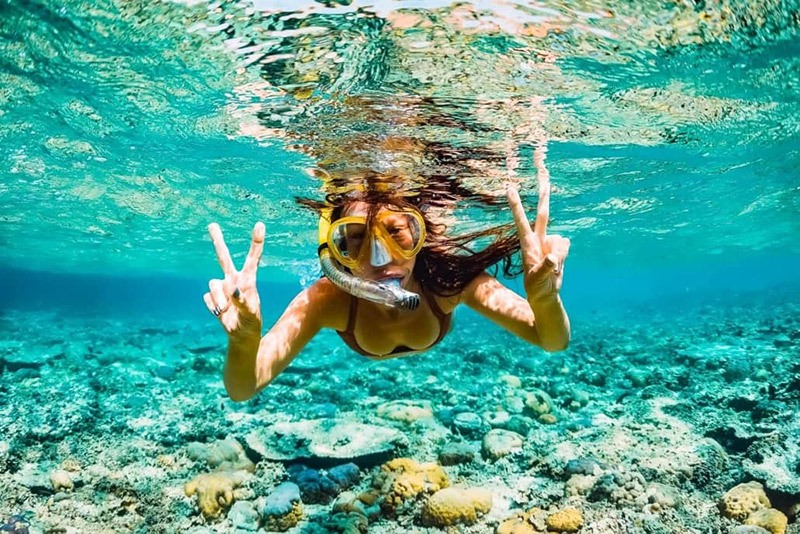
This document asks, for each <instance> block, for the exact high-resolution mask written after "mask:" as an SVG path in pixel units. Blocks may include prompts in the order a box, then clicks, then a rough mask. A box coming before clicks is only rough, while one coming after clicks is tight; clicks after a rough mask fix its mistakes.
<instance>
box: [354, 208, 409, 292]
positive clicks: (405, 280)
mask: <svg viewBox="0 0 800 534" xmlns="http://www.w3.org/2000/svg"><path fill="white" fill-rule="evenodd" d="M368 210H369V204H368V203H366V202H355V203H353V204H351V205H349V206H348V207H347V208H345V210H344V212H343V213H342V217H366V216H367V213H368ZM376 219H377V220H380V221H381V223H382V224H383V226H384V227H385V229H386V231H387V233H388V234H389V235H390V236H391V238H392V239H393V240H394V242H395V243H397V244H398V245H400V246H402V247H403V248H410V244H411V240H412V236H411V230H410V228H409V227H408V222H407V218H406V216H404V215H403V214H402V213H396V212H394V211H392V210H391V209H387V208H381V210H380V211H379V212H378V213H377V215H376ZM352 237H353V238H354V239H355V240H358V239H359V238H361V239H364V240H366V241H365V242H364V243H356V246H357V248H358V249H359V250H360V253H359V254H358V255H357V256H355V257H356V259H357V264H356V266H355V267H353V268H352V269H351V270H352V271H353V274H355V275H356V276H359V277H361V278H365V279H367V280H377V281H381V280H388V279H392V278H396V279H399V280H400V285H401V286H402V287H405V288H407V287H408V286H409V283H410V281H411V275H412V272H413V271H414V265H415V264H416V256H414V257H412V258H410V259H406V258H404V257H402V256H401V255H399V254H396V253H394V252H393V250H392V247H391V246H386V247H379V248H380V250H382V251H386V252H387V253H388V254H387V255H386V256H383V257H381V256H380V255H378V254H375V253H374V247H373V246H372V245H373V242H372V241H373V240H374V239H377V237H376V236H375V234H374V233H373V234H372V235H369V236H367V235H364V236H358V235H356V236H352Z"/></svg>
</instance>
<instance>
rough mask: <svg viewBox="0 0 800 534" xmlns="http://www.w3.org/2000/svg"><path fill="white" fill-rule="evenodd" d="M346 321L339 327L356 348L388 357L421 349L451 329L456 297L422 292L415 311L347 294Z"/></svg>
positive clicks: (371, 355) (370, 353) (364, 353)
mask: <svg viewBox="0 0 800 534" xmlns="http://www.w3.org/2000/svg"><path fill="white" fill-rule="evenodd" d="M348 297H349V299H348V301H347V322H346V325H344V328H337V329H336V330H337V332H338V334H339V336H340V337H341V338H342V340H344V342H345V343H346V344H347V345H348V346H349V347H350V348H352V349H353V350H354V351H356V352H358V353H359V354H362V355H364V356H367V357H369V358H376V359H387V358H393V357H397V356H403V355H407V354H412V353H415V352H420V351H424V350H427V349H429V348H431V347H432V346H434V345H436V344H437V343H438V342H440V341H441V340H442V339H443V338H444V337H445V335H447V333H448V331H449V330H450V325H451V321H452V312H453V308H454V307H455V305H456V303H457V299H453V298H443V297H437V296H435V295H433V294H432V293H430V292H427V291H424V290H423V291H421V292H420V306H419V308H417V309H416V310H414V311H413V312H408V311H400V310H391V311H389V312H388V314H387V310H386V309H381V308H378V306H379V305H377V304H373V303H371V302H368V301H365V300H361V299H358V298H357V297H353V296H351V295H348Z"/></svg>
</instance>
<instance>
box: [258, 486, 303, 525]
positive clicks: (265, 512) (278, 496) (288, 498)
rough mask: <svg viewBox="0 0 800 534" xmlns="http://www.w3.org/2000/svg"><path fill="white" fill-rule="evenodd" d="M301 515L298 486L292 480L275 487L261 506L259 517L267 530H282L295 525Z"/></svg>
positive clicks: (301, 504)
mask: <svg viewBox="0 0 800 534" xmlns="http://www.w3.org/2000/svg"><path fill="white" fill-rule="evenodd" d="M302 517H303V502H302V500H301V498H300V488H299V487H298V486H297V484H294V483H292V482H284V483H283V484H280V485H279V486H278V487H277V488H275V489H274V490H273V491H272V493H270V494H269V495H268V496H267V498H266V500H265V501H264V506H263V507H262V508H261V519H262V521H263V522H264V526H265V527H266V528H267V530H274V531H278V532H284V531H286V530H289V529H290V528H292V527H293V526H295V525H297V523H298V522H299V521H300V519H301V518H302Z"/></svg>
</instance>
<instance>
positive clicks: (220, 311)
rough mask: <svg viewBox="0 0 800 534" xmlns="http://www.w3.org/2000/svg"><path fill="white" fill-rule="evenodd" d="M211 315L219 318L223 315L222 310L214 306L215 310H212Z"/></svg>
mask: <svg viewBox="0 0 800 534" xmlns="http://www.w3.org/2000/svg"><path fill="white" fill-rule="evenodd" d="M211 313H213V314H214V315H216V316H217V317H219V314H220V313H222V310H220V309H219V306H214V309H213V310H211Z"/></svg>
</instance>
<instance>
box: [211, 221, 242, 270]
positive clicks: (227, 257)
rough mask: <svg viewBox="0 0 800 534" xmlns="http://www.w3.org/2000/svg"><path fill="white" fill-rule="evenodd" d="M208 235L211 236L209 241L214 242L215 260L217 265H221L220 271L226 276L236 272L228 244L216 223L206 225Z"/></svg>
mask: <svg viewBox="0 0 800 534" xmlns="http://www.w3.org/2000/svg"><path fill="white" fill-rule="evenodd" d="M208 235H210V236H211V242H212V243H213V244H214V251H215V252H216V253H217V261H219V266H220V267H222V272H223V273H225V275H226V276H227V275H230V274H233V273H234V272H236V267H235V266H234V265H233V259H231V253H230V252H229V251H228V246H227V245H226V244H225V239H224V238H223V237H222V229H221V228H220V227H219V225H218V224H217V223H211V224H209V225H208Z"/></svg>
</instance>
